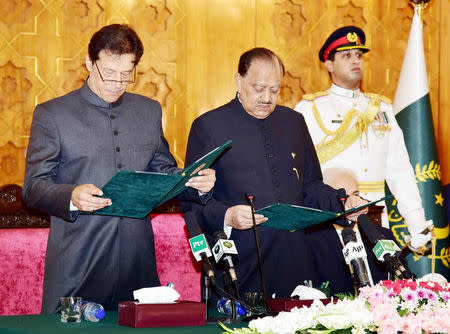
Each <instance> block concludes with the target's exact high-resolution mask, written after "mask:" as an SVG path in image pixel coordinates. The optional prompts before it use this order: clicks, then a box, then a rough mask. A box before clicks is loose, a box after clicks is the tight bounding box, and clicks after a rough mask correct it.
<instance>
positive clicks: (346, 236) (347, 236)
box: [342, 227, 356, 245]
mask: <svg viewBox="0 0 450 334" xmlns="http://www.w3.org/2000/svg"><path fill="white" fill-rule="evenodd" d="M342 241H344V245H346V244H348V243H349V242H351V241H353V242H355V241H356V235H355V232H354V231H353V230H352V229H351V228H350V227H345V228H344V229H343V230H342Z"/></svg>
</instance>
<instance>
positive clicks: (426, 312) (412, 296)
mask: <svg viewBox="0 0 450 334" xmlns="http://www.w3.org/2000/svg"><path fill="white" fill-rule="evenodd" d="M449 290H450V285H449V284H448V283H443V284H439V283H436V282H430V281H413V280H397V281H382V282H380V283H378V284H377V285H375V286H373V287H364V288H361V289H360V294H359V297H358V298H360V299H364V300H366V301H367V303H368V305H369V309H370V311H371V312H372V314H373V319H374V323H375V324H376V326H377V329H378V332H379V333H383V334H390V333H393V334H397V333H398V332H403V333H408V334H409V333H411V334H421V333H450V304H449V301H450V291H449Z"/></svg>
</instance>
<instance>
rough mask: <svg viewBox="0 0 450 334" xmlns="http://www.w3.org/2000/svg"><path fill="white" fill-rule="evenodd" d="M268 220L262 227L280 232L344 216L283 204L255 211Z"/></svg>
mask: <svg viewBox="0 0 450 334" xmlns="http://www.w3.org/2000/svg"><path fill="white" fill-rule="evenodd" d="M391 197H392V195H389V196H385V197H383V198H380V199H378V200H376V201H373V202H369V203H366V204H364V205H361V206H358V207H356V208H353V209H350V210H347V213H352V212H354V211H357V210H360V209H364V208H365V207H368V206H370V205H373V204H375V203H378V202H381V201H384V200H386V199H389V198H391ZM255 213H259V214H262V215H264V216H265V217H267V218H269V219H268V220H267V221H266V222H265V223H262V224H261V225H262V226H267V227H273V228H277V229H280V230H287V231H297V230H302V229H304V228H307V227H310V226H313V225H316V224H320V223H324V222H326V221H328V220H331V219H334V218H338V217H341V216H343V215H344V213H343V212H341V213H336V212H332V211H324V210H319V209H313V208H307V207H304V206H298V205H291V204H285V203H275V204H272V205H269V206H266V207H265V208H262V209H259V210H257V211H255Z"/></svg>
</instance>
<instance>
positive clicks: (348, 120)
mask: <svg viewBox="0 0 450 334" xmlns="http://www.w3.org/2000/svg"><path fill="white" fill-rule="evenodd" d="M312 111H313V114H314V118H315V119H316V121H317V124H318V125H319V127H320V129H321V130H322V131H323V133H325V135H326V136H325V137H324V138H323V139H322V140H321V141H320V142H319V143H318V144H317V146H316V149H317V150H319V149H321V148H322V147H324V146H326V145H329V144H331V143H332V142H335V141H336V140H338V139H339V138H341V137H342V136H343V135H344V133H346V132H347V130H348V129H349V127H350V124H352V120H353V118H355V116H356V115H358V110H356V109H355V108H352V109H350V110H349V111H348V113H347V114H346V115H345V117H344V119H343V120H342V123H341V125H340V126H339V128H337V129H336V130H335V131H330V130H328V129H327V128H326V127H325V124H323V121H322V118H321V117H320V114H319V111H318V110H317V106H316V103H315V101H312ZM329 136H334V138H332V139H330V140H329V141H328V142H325V141H326V139H327V138H328V137H329Z"/></svg>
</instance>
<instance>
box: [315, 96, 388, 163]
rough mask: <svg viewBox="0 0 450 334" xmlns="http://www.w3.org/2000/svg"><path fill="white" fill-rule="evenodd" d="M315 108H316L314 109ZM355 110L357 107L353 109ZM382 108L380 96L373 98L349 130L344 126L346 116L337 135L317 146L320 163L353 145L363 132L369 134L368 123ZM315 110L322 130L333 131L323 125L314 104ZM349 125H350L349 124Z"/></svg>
mask: <svg viewBox="0 0 450 334" xmlns="http://www.w3.org/2000/svg"><path fill="white" fill-rule="evenodd" d="M314 108H315V109H316V110H315V111H314ZM351 110H355V109H351ZM351 110H350V111H351ZM379 110H380V99H379V98H371V99H370V102H369V105H368V106H367V109H366V111H365V112H364V113H363V114H360V115H358V120H357V122H356V124H355V125H354V126H353V127H352V128H351V129H350V130H348V131H347V128H344V127H343V126H344V123H345V121H346V118H347V116H346V117H345V118H344V121H343V122H342V125H341V126H340V127H339V129H338V130H336V131H334V132H336V135H335V136H334V137H333V138H331V139H330V140H329V141H327V142H325V140H326V138H327V136H325V138H324V139H323V140H322V141H321V142H320V143H319V144H318V145H317V146H316V150H317V156H318V157H319V161H320V163H324V162H326V161H328V160H330V159H331V158H333V157H335V156H336V155H338V154H339V153H341V152H342V151H344V150H345V149H346V148H348V147H349V146H350V145H352V144H353V143H354V142H355V140H356V139H357V138H358V137H360V136H361V135H362V134H363V133H366V135H367V129H368V125H369V124H370V123H372V121H373V120H374V118H375V116H376V115H377V114H378V112H379ZM313 112H314V116H315V117H316V121H317V123H318V124H319V126H320V128H321V129H322V131H324V132H325V133H327V132H328V133H332V132H331V131H329V130H327V129H326V128H325V126H324V125H323V122H322V119H321V118H320V115H319V113H318V111H317V107H315V104H313ZM347 127H348V126H347Z"/></svg>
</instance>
